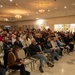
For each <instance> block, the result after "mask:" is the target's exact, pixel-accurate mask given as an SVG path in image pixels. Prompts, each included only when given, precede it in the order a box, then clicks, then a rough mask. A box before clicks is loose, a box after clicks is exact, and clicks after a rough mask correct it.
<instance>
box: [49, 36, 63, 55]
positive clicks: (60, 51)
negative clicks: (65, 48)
mask: <svg viewBox="0 0 75 75" xmlns="http://www.w3.org/2000/svg"><path fill="white" fill-rule="evenodd" d="M50 42H51V45H52V48H53V49H54V50H55V51H56V52H57V53H58V54H59V55H60V56H62V50H61V49H60V47H59V46H58V45H57V44H56V37H51V41H50Z"/></svg>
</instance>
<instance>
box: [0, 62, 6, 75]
mask: <svg viewBox="0 0 75 75" xmlns="http://www.w3.org/2000/svg"><path fill="white" fill-rule="evenodd" d="M5 72H6V70H5V67H4V65H2V63H1V61H0V75H5Z"/></svg>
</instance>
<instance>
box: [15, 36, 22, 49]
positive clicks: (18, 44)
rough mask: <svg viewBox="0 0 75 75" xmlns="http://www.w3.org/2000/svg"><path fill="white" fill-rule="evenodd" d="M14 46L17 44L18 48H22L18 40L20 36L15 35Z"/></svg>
mask: <svg viewBox="0 0 75 75" xmlns="http://www.w3.org/2000/svg"><path fill="white" fill-rule="evenodd" d="M14 46H18V47H19V48H23V45H22V43H21V41H20V37H16V41H15V42H14Z"/></svg>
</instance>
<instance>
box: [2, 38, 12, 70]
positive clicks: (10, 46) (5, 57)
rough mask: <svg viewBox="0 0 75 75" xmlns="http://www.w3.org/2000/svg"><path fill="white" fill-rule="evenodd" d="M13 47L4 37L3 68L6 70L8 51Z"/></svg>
mask: <svg viewBox="0 0 75 75" xmlns="http://www.w3.org/2000/svg"><path fill="white" fill-rule="evenodd" d="M12 47H13V45H12V43H11V42H10V41H9V38H7V37H5V38H4V42H3V50H4V57H3V60H4V66H5V68H6V69H7V58H8V53H9V52H10V50H11V49H12Z"/></svg>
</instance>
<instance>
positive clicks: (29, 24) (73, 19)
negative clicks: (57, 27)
mask: <svg viewBox="0 0 75 75" xmlns="http://www.w3.org/2000/svg"><path fill="white" fill-rule="evenodd" d="M71 23H75V16H68V17H58V18H50V19H44V22H43V23H42V24H41V25H43V26H46V25H47V26H50V28H51V29H52V30H53V29H54V24H71ZM0 25H12V26H13V25H16V26H18V27H22V28H23V29H26V28H33V27H34V28H39V27H41V25H40V24H37V20H30V21H17V22H0Z"/></svg>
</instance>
